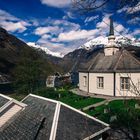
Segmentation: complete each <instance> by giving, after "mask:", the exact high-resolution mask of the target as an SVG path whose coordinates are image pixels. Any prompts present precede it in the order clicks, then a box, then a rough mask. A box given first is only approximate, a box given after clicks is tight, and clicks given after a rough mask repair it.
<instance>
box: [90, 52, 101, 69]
mask: <svg viewBox="0 0 140 140" xmlns="http://www.w3.org/2000/svg"><path fill="white" fill-rule="evenodd" d="M99 54H101V53H100V52H99V53H98V54H97V55H96V56H95V57H94V58H93V62H92V63H91V65H90V66H89V67H88V71H90V69H91V67H92V66H93V64H94V61H95V60H96V58H97V56H98V55H99Z"/></svg>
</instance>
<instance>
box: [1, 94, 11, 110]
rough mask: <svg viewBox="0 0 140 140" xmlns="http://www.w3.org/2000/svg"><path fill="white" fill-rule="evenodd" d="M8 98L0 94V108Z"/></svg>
mask: <svg viewBox="0 0 140 140" xmlns="http://www.w3.org/2000/svg"><path fill="white" fill-rule="evenodd" d="M8 101H9V100H8V99H7V98H4V97H2V96H0V108H1V107H2V106H3V105H4V104H6V103H7V102H8Z"/></svg>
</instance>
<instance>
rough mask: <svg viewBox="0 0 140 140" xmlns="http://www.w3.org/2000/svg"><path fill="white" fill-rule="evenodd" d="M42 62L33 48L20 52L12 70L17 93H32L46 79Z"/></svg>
mask: <svg viewBox="0 0 140 140" xmlns="http://www.w3.org/2000/svg"><path fill="white" fill-rule="evenodd" d="M43 64H44V63H43V62H42V60H41V59H40V58H39V56H38V54H37V53H36V52H35V51H34V50H30V51H29V50H28V51H23V52H22V55H21V56H20V58H19V60H18V63H17V65H16V67H15V69H14V71H13V74H14V79H15V82H14V85H15V88H16V91H17V93H21V94H22V93H26V94H28V93H32V92H33V91H34V90H35V89H37V88H38V87H39V86H40V85H41V84H42V83H43V82H42V81H43V80H45V79H46V76H45V74H44V73H43V71H44V69H45V68H44V69H43ZM44 82H45V81H44Z"/></svg>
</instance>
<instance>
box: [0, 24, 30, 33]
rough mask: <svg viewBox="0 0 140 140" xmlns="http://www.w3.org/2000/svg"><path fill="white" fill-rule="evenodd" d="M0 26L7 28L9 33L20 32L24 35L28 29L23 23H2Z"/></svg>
mask: <svg viewBox="0 0 140 140" xmlns="http://www.w3.org/2000/svg"><path fill="white" fill-rule="evenodd" d="M0 25H1V26H2V27H3V28H5V29H6V30H7V31H11V32H15V31H18V32H21V33H22V32H23V31H25V30H26V29H27V28H26V27H25V26H24V25H22V23H21V22H16V23H13V22H6V21H2V22H0Z"/></svg>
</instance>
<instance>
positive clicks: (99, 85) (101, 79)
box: [97, 77, 104, 88]
mask: <svg viewBox="0 0 140 140" xmlns="http://www.w3.org/2000/svg"><path fill="white" fill-rule="evenodd" d="M97 88H104V77H97Z"/></svg>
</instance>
